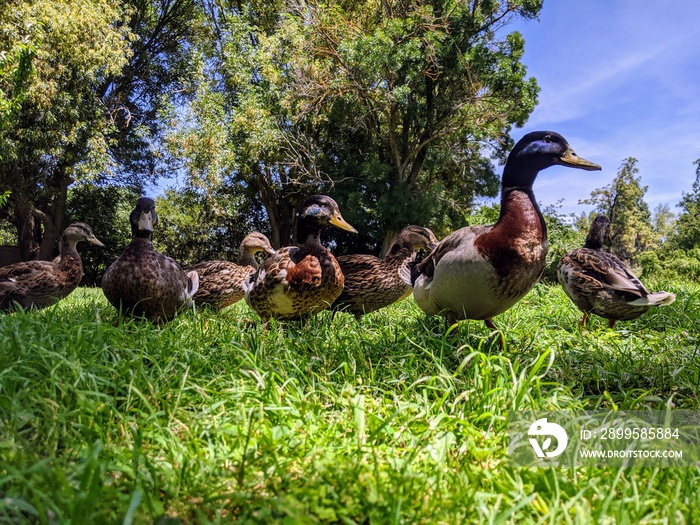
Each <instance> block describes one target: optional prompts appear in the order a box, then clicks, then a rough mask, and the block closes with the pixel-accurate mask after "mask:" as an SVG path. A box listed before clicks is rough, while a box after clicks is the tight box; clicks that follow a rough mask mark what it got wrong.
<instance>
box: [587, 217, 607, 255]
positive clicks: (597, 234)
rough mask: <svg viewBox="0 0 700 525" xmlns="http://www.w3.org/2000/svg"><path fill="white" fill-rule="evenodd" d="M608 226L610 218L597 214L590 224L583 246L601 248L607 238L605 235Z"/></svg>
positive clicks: (592, 248)
mask: <svg viewBox="0 0 700 525" xmlns="http://www.w3.org/2000/svg"><path fill="white" fill-rule="evenodd" d="M609 226H610V219H608V218H607V217H606V216H605V215H598V216H597V217H596V218H595V220H594V221H593V224H591V229H590V230H588V235H587V236H586V242H585V244H584V245H583V247H584V248H590V249H591V250H601V249H602V248H603V244H605V242H606V240H609V238H608V236H607V235H608V227H609Z"/></svg>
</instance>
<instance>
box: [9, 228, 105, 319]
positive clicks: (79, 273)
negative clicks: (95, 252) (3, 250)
mask: <svg viewBox="0 0 700 525" xmlns="http://www.w3.org/2000/svg"><path fill="white" fill-rule="evenodd" d="M80 241H87V242H89V243H91V244H94V245H96V246H104V244H102V243H101V242H100V241H99V240H97V237H95V234H94V233H93V232H92V228H90V226H88V225H87V224H85V223H84V222H74V223H71V224H70V225H69V226H68V227H67V228H66V229H65V230H64V231H63V235H61V241H60V244H59V252H60V255H59V257H58V258H57V259H56V260H55V261H53V262H52V261H25V262H20V263H15V264H11V265H9V266H5V267H3V268H0V311H6V310H10V309H12V308H13V306H14V304H15V303H16V304H18V305H20V306H21V307H23V308H37V309H38V308H45V307H47V306H51V305H52V304H54V303H56V302H58V301H59V300H61V299H63V298H64V297H66V296H67V295H68V294H69V293H71V292H72V291H73V290H75V289H76V288H77V286H78V285H79V284H80V280H81V279H82V278H83V262H82V260H81V259H80V255H79V254H78V250H77V249H76V245H77V244H78V243H79V242H80Z"/></svg>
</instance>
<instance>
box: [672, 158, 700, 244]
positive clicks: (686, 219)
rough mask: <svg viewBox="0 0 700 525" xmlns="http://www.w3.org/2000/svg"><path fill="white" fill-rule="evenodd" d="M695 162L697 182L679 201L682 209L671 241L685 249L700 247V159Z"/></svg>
mask: <svg viewBox="0 0 700 525" xmlns="http://www.w3.org/2000/svg"><path fill="white" fill-rule="evenodd" d="M695 164H696V165H697V169H696V170H695V173H696V177H695V182H694V183H693V188H692V190H691V191H690V192H689V193H683V198H682V199H681V202H680V203H679V206H680V207H681V209H682V211H681V213H680V215H679V216H678V221H677V224H676V234H675V235H674V236H673V237H672V238H671V242H670V244H671V245H672V246H674V247H676V248H680V249H685V250H689V249H693V248H698V247H700V159H698V160H696V161H695Z"/></svg>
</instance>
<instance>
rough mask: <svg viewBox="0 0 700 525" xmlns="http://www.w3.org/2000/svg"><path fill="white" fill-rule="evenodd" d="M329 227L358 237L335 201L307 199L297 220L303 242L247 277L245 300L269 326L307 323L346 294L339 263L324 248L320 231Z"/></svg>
mask: <svg viewBox="0 0 700 525" xmlns="http://www.w3.org/2000/svg"><path fill="white" fill-rule="evenodd" d="M327 226H335V227H336V228H340V229H341V230H345V231H349V232H353V233H357V230H355V228H353V227H352V226H350V224H348V223H347V222H346V221H345V219H343V217H342V215H341V214H340V210H339V209H338V205H337V204H336V202H335V201H334V200H333V199H331V198H330V197H327V196H325V195H313V196H311V197H309V198H308V199H307V200H306V201H305V202H304V204H303V205H302V207H301V211H300V213H299V219H298V222H297V240H298V241H299V242H300V243H301V244H299V245H298V246H288V247H286V248H282V249H280V250H277V253H276V254H275V255H273V256H271V257H269V258H268V259H267V260H266V261H264V262H263V263H262V264H261V265H260V267H259V268H258V269H257V270H256V271H255V272H254V273H252V274H250V275H249V276H248V279H247V280H246V281H245V284H244V285H243V288H244V290H245V299H246V302H247V303H248V305H249V306H250V307H251V308H252V309H253V310H255V311H256V312H257V313H258V315H260V317H262V318H263V320H264V321H265V323H267V321H268V319H269V318H270V317H274V318H277V319H305V318H307V317H308V316H309V315H311V314H314V313H316V312H319V311H321V310H325V309H326V308H328V307H329V306H330V305H331V304H332V303H333V301H335V299H336V298H337V297H338V296H339V295H340V293H341V292H342V291H343V272H342V271H341V270H340V265H339V264H338V261H336V259H335V257H333V254H332V253H331V252H329V251H328V250H327V249H326V248H325V247H324V246H323V245H322V244H321V231H322V230H323V229H324V228H325V227H327Z"/></svg>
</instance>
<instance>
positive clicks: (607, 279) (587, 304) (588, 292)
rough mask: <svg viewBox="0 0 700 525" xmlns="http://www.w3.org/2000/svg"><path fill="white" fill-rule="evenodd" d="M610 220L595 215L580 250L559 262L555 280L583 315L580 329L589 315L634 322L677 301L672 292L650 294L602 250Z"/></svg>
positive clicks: (621, 263)
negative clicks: (656, 308)
mask: <svg viewBox="0 0 700 525" xmlns="http://www.w3.org/2000/svg"><path fill="white" fill-rule="evenodd" d="M609 227H610V219H608V217H606V216H605V215H598V216H597V217H596V218H595V219H594V220H593V223H592V224H591V227H590V230H589V232H588V235H587V236H586V240H585V243H584V245H583V247H582V248H578V249H576V250H572V251H570V252H568V253H566V254H564V255H563V256H562V258H561V260H560V261H559V267H558V269H557V278H558V280H559V283H560V284H561V285H562V288H564V292H565V293H566V295H567V296H568V297H569V299H571V302H572V303H574V305H576V307H577V308H578V309H579V310H581V312H583V318H582V319H581V322H580V324H581V326H586V325H587V324H588V321H589V318H590V314H595V315H598V316H600V317H602V318H604V319H607V320H608V327H609V328H613V327H614V326H615V322H616V321H629V320H632V319H636V318H637V317H639V316H641V315H642V314H643V313H645V312H647V311H649V310H651V309H652V308H654V307H656V306H666V305H669V304H671V303H673V302H674V301H675V300H676V295H675V294H673V293H671V292H665V291H661V292H650V291H649V290H647V289H646V288H645V287H644V285H643V284H642V283H641V281H640V280H639V279H638V278H637V277H636V276H635V275H634V273H632V270H630V268H629V267H628V266H627V265H626V264H625V263H624V262H622V261H621V260H620V259H619V258H618V257H617V256H616V255H614V254H612V253H609V252H605V251H603V243H604V242H605V239H606V235H607V232H608V228H609Z"/></svg>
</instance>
